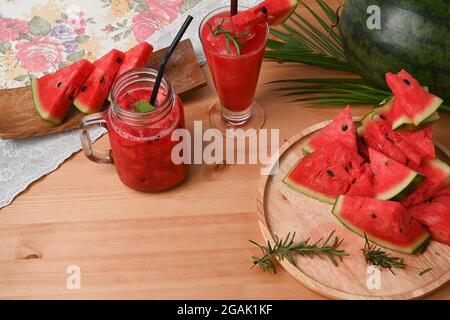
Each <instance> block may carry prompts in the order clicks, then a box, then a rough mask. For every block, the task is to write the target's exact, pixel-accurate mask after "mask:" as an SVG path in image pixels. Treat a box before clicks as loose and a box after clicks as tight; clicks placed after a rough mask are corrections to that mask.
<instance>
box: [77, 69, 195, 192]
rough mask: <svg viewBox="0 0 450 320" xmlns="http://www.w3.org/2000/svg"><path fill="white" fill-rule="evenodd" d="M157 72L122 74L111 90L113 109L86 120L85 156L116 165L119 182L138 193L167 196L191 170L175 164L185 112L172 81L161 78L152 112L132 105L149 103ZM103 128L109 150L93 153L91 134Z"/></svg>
mask: <svg viewBox="0 0 450 320" xmlns="http://www.w3.org/2000/svg"><path fill="white" fill-rule="evenodd" d="M156 76H157V71H156V70H154V69H149V68H141V69H133V70H130V71H128V72H126V73H124V74H122V75H121V76H120V77H119V78H118V79H116V81H115V82H114V84H113V86H112V89H111V106H110V107H109V108H108V109H107V110H106V111H104V112H101V113H96V114H92V115H89V116H86V117H84V118H83V120H82V124H81V127H82V130H81V134H80V135H81V143H82V146H83V150H84V153H85V155H86V156H87V157H88V158H89V159H90V160H92V161H94V162H97V163H113V164H114V165H115V167H116V170H117V173H118V175H119V178H120V180H121V181H122V182H123V183H124V184H125V185H126V186H128V187H130V188H132V189H135V190H140V191H151V192H155V191H163V190H167V189H170V188H173V187H175V186H177V185H179V184H180V183H181V182H183V181H184V180H185V178H186V176H187V173H188V165H187V164H185V163H178V161H173V159H172V149H173V148H174V146H175V145H177V144H178V143H181V139H182V138H181V139H180V140H176V141H172V139H171V135H172V132H173V131H174V130H177V129H184V128H185V120H184V110H183V104H182V102H181V100H180V98H179V97H178V96H177V95H176V94H175V92H174V91H173V87H172V85H171V83H170V81H169V80H168V79H167V78H165V77H163V79H162V81H161V85H160V88H159V91H158V95H157V98H156V102H155V106H154V109H153V110H151V111H146V112H137V111H136V110H135V107H134V104H135V103H136V102H138V101H149V100H150V95H151V93H152V91H153V87H154V84H155V80H156ZM96 126H101V127H104V128H106V129H107V130H108V135H109V141H110V144H111V150H109V151H107V152H106V153H100V152H98V151H95V150H93V149H92V144H91V140H90V138H89V133H88V130H89V129H90V128H92V127H96Z"/></svg>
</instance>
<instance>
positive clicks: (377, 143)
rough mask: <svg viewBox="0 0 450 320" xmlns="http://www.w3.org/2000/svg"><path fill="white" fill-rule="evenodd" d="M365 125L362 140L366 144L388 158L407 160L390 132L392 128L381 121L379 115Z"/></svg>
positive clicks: (402, 161)
mask: <svg viewBox="0 0 450 320" xmlns="http://www.w3.org/2000/svg"><path fill="white" fill-rule="evenodd" d="M374 119H377V120H372V121H371V122H370V123H369V124H368V125H367V126H366V127H365V132H364V141H365V142H366V144H367V145H368V146H369V147H371V148H372V149H375V150H377V151H379V152H381V153H383V154H384V155H387V156H388V157H389V158H392V159H394V160H396V161H398V162H400V163H402V164H406V163H407V162H408V158H407V157H406V155H405V154H404V152H403V151H402V150H400V149H399V147H398V146H397V145H396V144H395V141H394V140H393V139H392V138H391V136H390V134H389V133H391V132H393V131H392V129H391V128H390V124H389V123H388V122H386V121H381V119H380V118H379V117H375V118H374Z"/></svg>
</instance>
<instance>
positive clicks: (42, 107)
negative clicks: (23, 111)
mask: <svg viewBox="0 0 450 320" xmlns="http://www.w3.org/2000/svg"><path fill="white" fill-rule="evenodd" d="M93 68H94V67H93V65H92V64H91V63H90V62H89V61H87V60H85V59H82V60H79V61H77V62H75V63H72V64H70V65H68V66H67V67H64V68H62V69H60V70H58V71H56V72H54V73H51V74H48V75H45V76H43V77H42V78H40V79H36V78H34V79H32V80H31V89H32V93H33V103H34V107H35V108H36V111H37V113H38V114H39V115H40V116H41V117H42V118H43V119H45V120H47V121H49V122H51V123H53V124H56V125H57V124H60V123H61V122H62V121H63V120H64V118H65V116H66V114H67V111H69V108H70V107H71V106H72V103H73V99H74V98H75V97H76V95H77V94H78V92H80V90H81V87H82V86H83V83H84V82H85V81H86V79H87V78H88V77H89V74H90V73H91V72H92V70H93Z"/></svg>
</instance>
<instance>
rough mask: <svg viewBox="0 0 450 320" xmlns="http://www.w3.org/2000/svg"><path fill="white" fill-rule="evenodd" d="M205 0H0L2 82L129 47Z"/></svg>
mask: <svg viewBox="0 0 450 320" xmlns="http://www.w3.org/2000/svg"><path fill="white" fill-rule="evenodd" d="M200 1H201V0H78V1H70V0H41V1H37V0H26V1H25V0H0V88H7V87H8V88H13V87H19V86H23V85H27V84H28V83H29V75H30V74H31V75H34V76H41V75H43V74H46V73H49V72H52V71H54V70H56V69H58V68H61V67H64V66H66V65H68V64H70V63H72V62H73V61H77V60H79V59H82V58H86V59H88V60H90V61H94V60H96V59H97V58H99V57H101V56H102V55H103V54H105V53H106V52H108V51H109V50H111V49H112V48H116V49H118V50H122V51H126V50H128V49H129V48H131V47H132V46H133V45H134V44H136V43H137V42H141V41H145V40H146V39H147V38H148V37H149V36H151V35H152V34H153V33H154V32H155V31H157V30H159V29H161V28H162V27H164V26H166V25H169V24H170V23H171V22H172V21H174V20H175V19H176V18H177V17H178V16H179V15H180V14H181V13H183V12H184V11H186V10H188V9H190V8H192V7H193V6H194V5H196V4H197V3H198V2H200ZM205 1H208V0H205Z"/></svg>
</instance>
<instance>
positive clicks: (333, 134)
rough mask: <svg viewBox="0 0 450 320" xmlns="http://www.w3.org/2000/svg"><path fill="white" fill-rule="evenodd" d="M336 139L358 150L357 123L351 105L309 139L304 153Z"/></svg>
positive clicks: (351, 148)
mask: <svg viewBox="0 0 450 320" xmlns="http://www.w3.org/2000/svg"><path fill="white" fill-rule="evenodd" d="M335 140H339V141H341V142H342V143H344V144H345V145H346V146H347V147H348V148H349V149H350V150H354V151H356V150H357V149H358V148H357V145H356V133H355V125H354V123H353V120H352V113H351V111H350V107H349V106H347V107H345V109H344V110H343V111H341V112H340V113H339V114H338V115H337V116H336V117H334V119H333V121H332V122H331V123H329V124H328V125H327V126H326V127H325V128H323V129H322V130H320V132H319V133H318V134H316V135H315V136H314V137H313V138H312V139H311V140H309V142H308V143H307V144H306V145H305V146H304V147H303V154H305V155H306V154H308V153H311V152H313V151H314V150H316V149H319V148H321V147H323V146H325V145H328V144H329V143H331V142H333V141H335Z"/></svg>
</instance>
